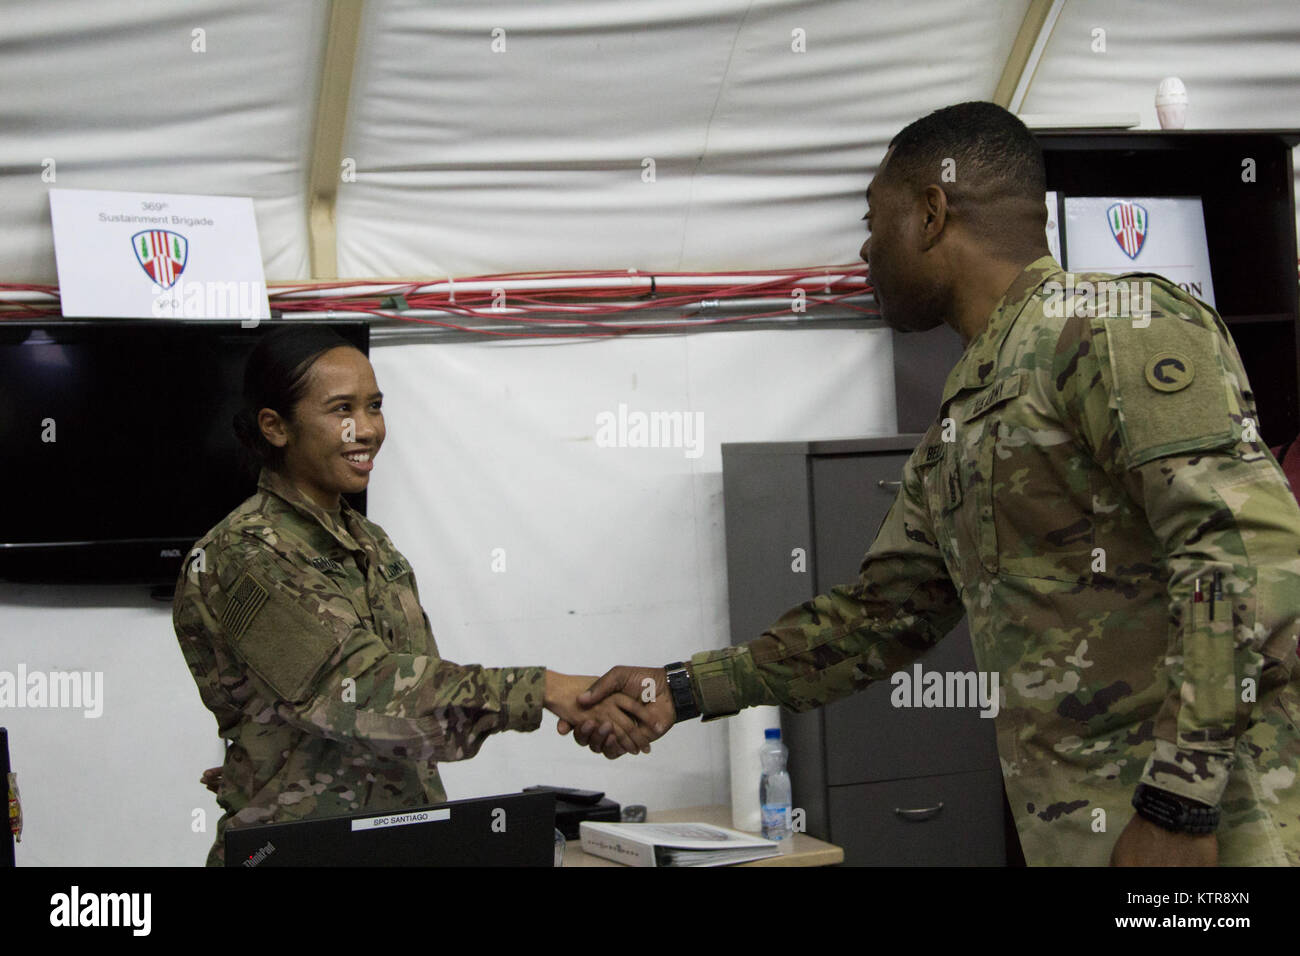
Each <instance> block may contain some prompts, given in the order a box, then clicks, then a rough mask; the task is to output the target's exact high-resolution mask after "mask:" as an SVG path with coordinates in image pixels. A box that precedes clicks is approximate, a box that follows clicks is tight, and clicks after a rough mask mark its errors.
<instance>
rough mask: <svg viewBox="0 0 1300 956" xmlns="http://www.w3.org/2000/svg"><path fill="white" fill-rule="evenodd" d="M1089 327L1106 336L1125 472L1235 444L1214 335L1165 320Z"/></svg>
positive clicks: (1118, 321) (1098, 321)
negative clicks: (1125, 456) (1191, 453)
mask: <svg viewBox="0 0 1300 956" xmlns="http://www.w3.org/2000/svg"><path fill="white" fill-rule="evenodd" d="M1093 322H1094V330H1095V332H1096V333H1097V334H1098V336H1102V335H1104V338H1105V343H1106V351H1107V352H1108V354H1109V365H1110V371H1111V375H1112V378H1113V388H1114V392H1115V398H1116V399H1117V403H1118V406H1119V414H1120V438H1121V439H1122V441H1123V443H1124V449H1125V451H1126V452H1127V455H1128V463H1129V466H1130V467H1136V466H1138V465H1142V464H1145V463H1146V462H1148V461H1153V460H1155V459H1157V458H1163V457H1165V456H1166V455H1177V454H1183V453H1186V452H1190V451H1202V450H1208V449H1211V448H1222V447H1224V446H1226V445H1231V444H1232V443H1233V441H1235V440H1236V434H1237V432H1236V425H1235V423H1234V422H1233V420H1232V417H1231V415H1232V412H1231V406H1230V405H1229V402H1228V388H1229V384H1228V379H1227V378H1226V377H1225V375H1224V374H1223V372H1222V370H1221V366H1220V363H1219V355H1218V341H1217V340H1218V337H1219V335H1218V332H1217V331H1212V330H1210V329H1207V328H1205V327H1203V326H1200V325H1197V324H1195V323H1192V322H1187V321H1184V320H1182V319H1179V318H1175V317H1172V316H1163V315H1157V316H1154V317H1153V319H1152V321H1151V323H1150V324H1149V325H1148V326H1137V327H1134V324H1133V323H1132V322H1131V321H1128V320H1126V319H1118V318H1117V319H1094V320H1093Z"/></svg>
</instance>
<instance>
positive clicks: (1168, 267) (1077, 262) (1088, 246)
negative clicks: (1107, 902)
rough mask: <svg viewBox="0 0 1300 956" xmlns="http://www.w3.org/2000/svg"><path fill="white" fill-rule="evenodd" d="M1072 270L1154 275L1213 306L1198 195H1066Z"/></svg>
mask: <svg viewBox="0 0 1300 956" xmlns="http://www.w3.org/2000/svg"><path fill="white" fill-rule="evenodd" d="M1065 255H1066V258H1067V259H1068V260H1069V261H1068V262H1064V263H1062V265H1064V266H1065V267H1066V268H1067V269H1069V270H1070V271H1071V272H1109V273H1115V274H1118V273H1122V272H1154V273H1155V274H1156V275H1160V276H1164V277H1165V278H1166V279H1168V280H1169V281H1170V282H1173V283H1174V284H1176V285H1177V286H1178V287H1179V288H1181V289H1184V290H1186V291H1187V292H1190V293H1191V294H1192V295H1194V296H1196V297H1197V298H1198V299H1201V300H1202V301H1204V302H1206V303H1207V304H1208V305H1210V306H1211V307H1212V308H1214V307H1215V304H1214V281H1213V280H1212V279H1211V277H1210V248H1209V245H1208V243H1207V242H1206V237H1205V213H1204V210H1203V209H1202V208H1201V200H1200V197H1196V196H1193V197H1187V198H1176V199H1168V198H1163V197H1161V198H1125V197H1122V196H1066V197H1065Z"/></svg>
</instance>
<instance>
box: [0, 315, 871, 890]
mask: <svg viewBox="0 0 1300 956" xmlns="http://www.w3.org/2000/svg"><path fill="white" fill-rule="evenodd" d="M372 360H373V363H374V366H375V370H376V375H377V377H378V379H379V385H380V388H381V389H382V390H383V391H384V393H385V399H384V404H385V418H386V421H387V425H388V440H387V442H386V443H385V445H384V448H383V449H382V451H381V452H380V454H379V456H378V458H377V459H376V466H375V471H374V475H373V477H372V479H371V485H370V489H371V492H370V497H369V513H370V516H371V517H372V518H373V519H374V520H375V521H377V522H378V523H379V524H380V525H381V526H383V528H384V529H385V530H386V531H387V532H388V533H389V535H390V536H391V537H392V538H393V540H394V542H395V543H396V545H397V547H398V548H399V549H400V550H401V551H402V552H403V553H404V554H405V555H406V556H407V558H408V559H409V560H410V561H411V563H412V564H413V565H414V567H415V571H416V575H417V579H418V581H419V584H420V592H421V596H422V598H423V600H424V606H425V609H426V610H427V611H428V613H429V617H430V620H431V621H432V623H433V628H434V633H435V635H437V638H438V642H439V646H440V648H441V650H442V652H443V654H444V656H445V657H447V658H448V659H450V660H454V661H456V662H458V663H481V664H485V665H490V666H504V665H514V664H545V665H547V666H549V667H551V668H553V669H557V670H562V671H569V672H577V673H584V672H585V673H600V672H603V671H604V669H606V668H607V667H609V666H612V665H613V664H616V663H644V664H655V665H658V664H662V663H664V662H666V661H669V660H672V659H675V658H680V657H685V656H687V655H689V654H691V653H693V652H695V651H699V650H705V649H709V648H714V647H721V646H724V645H725V644H727V643H728V640H729V630H728V618H727V606H726V563H725V551H724V547H725V545H724V537H723V503H722V475H721V458H720V452H719V445H720V443H722V442H726V441H768V440H789V439H806V438H817V437H826V438H836V437H852V436H857V435H878V434H888V433H891V432H893V431H894V428H895V421H896V419H895V414H894V398H893V368H892V349H891V347H890V339H889V333H888V332H885V331H880V330H870V331H864V330H857V331H853V330H843V331H804V332H794V333H791V332H758V331H755V332H721V333H716V334H707V335H693V336H666V337H658V338H642V339H632V340H629V339H623V340H615V341H591V342H582V343H578V344H571V343H568V344H546V345H538V344H518V343H490V344H478V343H473V344H465V345H403V346H387V347H378V348H376V349H374V350H373V354H372ZM620 402H621V403H625V404H626V405H628V406H629V408H630V409H632V410H641V411H676V410H682V411H691V412H700V413H702V414H703V416H704V417H703V423H704V442H703V446H702V447H703V454H702V456H701V457H699V458H697V459H690V458H688V457H686V454H685V450H684V449H680V448H678V449H651V448H598V447H596V445H595V442H594V437H595V431H596V416H597V414H598V413H600V412H601V411H606V410H608V411H616V409H617V407H618V405H619V403H620ZM105 504H106V506H107V507H111V503H109V502H106V503H105ZM867 544H868V542H865V541H864V542H863V550H864V551H865V550H866V546H867ZM498 547H501V548H505V549H506V559H507V570H506V573H504V574H495V573H493V572H492V571H491V569H490V563H489V562H490V558H491V551H492V549H493V548H498ZM20 663H21V664H23V665H25V666H26V667H27V669H28V670H29V671H34V670H43V671H52V670H90V671H102V672H103V674H104V709H103V714H102V716H100V717H99V718H96V719H88V718H85V717H83V716H82V715H81V713H80V712H69V711H59V710H28V709H15V710H9V711H3V712H0V723H3V725H4V726H7V727H8V728H9V731H10V746H11V750H12V756H13V762H14V767H15V769H16V770H17V771H18V774H19V777H18V779H19V783H20V786H21V789H22V796H23V804H24V814H25V830H26V836H25V838H24V840H23V842H22V843H21V844H19V846H18V862H19V864H20V865H23V866H33V865H78V864H108V865H199V864H201V863H202V862H203V859H204V857H205V855H206V853H207V848H208V846H209V845H210V844H211V840H212V837H211V828H212V826H213V825H214V824H215V822H216V819H217V817H218V816H219V815H220V810H219V808H218V807H217V806H216V802H215V800H214V799H213V798H212V796H211V794H209V793H208V791H206V790H205V789H203V788H202V787H201V786H200V785H199V783H198V778H199V775H200V774H201V773H202V771H203V770H204V769H205V768H206V767H209V766H215V765H217V764H219V763H220V761H221V754H222V750H221V745H220V743H219V740H218V738H217V735H216V723H215V720H214V719H213V718H212V716H211V714H209V712H208V711H207V710H206V709H204V708H203V706H202V704H201V703H200V701H199V697H198V692H197V690H196V689H195V687H194V682H193V680H192V678H191V677H190V675H189V672H188V671H187V670H186V667H185V664H184V661H183V659H182V657H181V654H180V651H179V649H178V647H177V645H176V639H175V636H174V634H173V633H172V630H171V608H170V605H164V604H158V603H154V602H150V600H149V598H148V595H147V594H145V593H144V592H143V590H142V589H134V588H110V587H93V588H89V587H88V588H71V587H48V586H34V585H14V584H4V585H0V668H3V669H7V670H14V669H16V668H17V667H18V665H19V664H20ZM725 723H726V722H725V721H719V722H716V723H711V724H709V725H707V726H706V725H703V724H701V723H699V722H698V721H697V722H693V723H691V724H684V725H683V726H681V727H680V728H677V729H675V730H673V731H672V732H671V733H670V734H669V735H668V736H667V737H665V738H664V739H663V740H662V741H660V742H659V743H657V744H656V745H655V747H654V752H653V753H652V754H650V755H649V756H643V757H624V758H622V759H620V760H618V761H616V762H612V763H611V762H610V761H607V760H606V759H605V758H603V757H598V756H596V755H594V754H591V753H590V752H588V751H586V750H583V749H580V748H578V747H576V746H575V745H574V744H573V742H572V740H571V739H568V738H560V737H559V736H557V735H556V733H555V720H554V718H553V717H551V716H550V715H549V714H548V715H547V716H546V717H545V719H544V721H543V724H542V728H541V729H540V731H539V732H537V733H535V734H530V735H524V734H517V733H508V734H502V735H501V736H500V737H499V738H496V739H493V740H490V741H488V742H487V743H486V744H485V745H484V747H483V749H482V751H481V752H480V753H479V755H478V756H477V757H475V758H474V759H473V760H471V761H465V762H462V763H457V764H444V765H443V769H444V779H445V783H446V785H447V789H448V795H449V796H450V797H451V798H452V799H460V798H464V797H471V796H478V795H486V794H491V793H501V792H508V791H513V790H518V789H520V788H521V787H525V786H529V785H531V784H535V783H549V784H561V785H567V786H576V787H584V788H592V789H600V790H606V791H607V792H608V793H609V794H610V796H612V797H613V798H614V799H616V800H618V801H620V802H622V803H644V804H647V805H648V806H650V807H651V808H670V807H684V806H692V805H697V804H704V803H726V802H727V801H728V799H729V793H728V776H727V748H726V737H725V729H724V725H725ZM196 809H202V810H204V811H205V812H206V814H207V822H208V830H209V832H206V833H195V832H192V830H191V815H192V813H193V811H194V810H196Z"/></svg>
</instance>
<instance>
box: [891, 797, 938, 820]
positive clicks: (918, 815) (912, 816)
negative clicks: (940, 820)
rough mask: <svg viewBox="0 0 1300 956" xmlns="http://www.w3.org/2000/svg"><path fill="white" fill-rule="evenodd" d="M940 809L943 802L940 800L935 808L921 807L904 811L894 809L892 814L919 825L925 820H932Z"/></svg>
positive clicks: (899, 808)
mask: <svg viewBox="0 0 1300 956" xmlns="http://www.w3.org/2000/svg"><path fill="white" fill-rule="evenodd" d="M942 809H943V801H942V800H940V801H939V805H938V806H937V807H922V808H920V809H919V810H904V809H903V808H902V807H894V812H895V813H897V814H898V815H899V816H900V817H902V818H903V819H904V820H909V821H911V822H912V823H921V822H923V821H925V820H930V819H932V818H933V817H935V816H936V815H937V814H938V813H939V811H940V810H942Z"/></svg>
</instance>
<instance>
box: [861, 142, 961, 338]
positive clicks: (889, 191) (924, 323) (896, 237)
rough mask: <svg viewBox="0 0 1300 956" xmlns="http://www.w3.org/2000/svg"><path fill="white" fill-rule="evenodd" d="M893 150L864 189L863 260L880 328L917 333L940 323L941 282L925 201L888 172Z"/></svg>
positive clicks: (942, 309) (943, 309)
mask: <svg viewBox="0 0 1300 956" xmlns="http://www.w3.org/2000/svg"><path fill="white" fill-rule="evenodd" d="M892 154H893V150H892V149H891V150H889V151H888V152H886V153H885V158H884V159H883V160H881V163H880V168H879V169H878V170H877V171H876V176H875V178H874V179H873V180H872V181H871V185H870V186H868V187H867V215H866V220H867V230H868V232H869V233H870V235H869V236H868V238H867V241H866V242H864V243H863V244H862V249H861V250H860V253H859V254H860V255H861V256H862V261H863V262H866V263H867V264H868V265H869V266H870V270H869V278H870V280H871V286H872V288H873V289H874V290H875V296H876V304H877V305H878V306H879V307H880V315H881V318H883V319H884V320H885V324H886V325H888V326H889V327H890V328H892V329H897V330H898V331H900V332H921V331H925V330H927V329H932V328H934V327H935V326H937V325H940V324H942V323H943V322H944V318H945V315H946V313H947V311H948V309H947V307H946V305H945V302H946V295H945V293H944V288H945V286H946V282H945V281H944V280H943V278H942V276H941V275H939V274H938V273H937V272H936V267H937V266H939V265H940V262H939V259H940V256H939V255H938V253H937V251H936V249H935V247H934V243H933V241H932V239H930V238H929V237H927V236H926V234H925V230H926V228H927V225H928V222H927V218H926V212H927V211H926V200H925V197H924V196H922V197H916V196H914V195H912V193H911V192H910V191H909V190H907V189H905V188H904V187H903V185H902V184H900V183H897V182H895V181H894V177H891V176H890V175H889V173H888V168H889V159H890V156H891V155H892Z"/></svg>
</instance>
